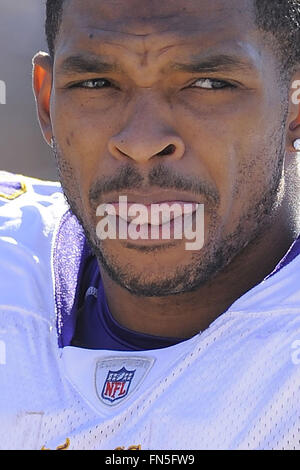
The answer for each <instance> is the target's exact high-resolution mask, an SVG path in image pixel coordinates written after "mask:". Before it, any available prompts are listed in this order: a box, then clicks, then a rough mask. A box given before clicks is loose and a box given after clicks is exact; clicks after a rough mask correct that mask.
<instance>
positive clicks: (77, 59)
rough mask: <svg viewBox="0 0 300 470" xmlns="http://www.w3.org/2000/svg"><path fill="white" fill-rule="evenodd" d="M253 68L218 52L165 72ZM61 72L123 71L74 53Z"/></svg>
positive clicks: (237, 58)
mask: <svg viewBox="0 0 300 470" xmlns="http://www.w3.org/2000/svg"><path fill="white" fill-rule="evenodd" d="M237 69H238V70H241V69H242V70H245V71H249V70H252V69H253V67H252V66H251V64H250V63H249V62H247V61H246V60H244V59H241V58H239V57H237V56H231V55H226V54H218V55H214V56H211V57H207V58H202V59H201V58H194V59H192V60H191V61H190V62H189V63H177V62H175V63H172V64H170V65H168V66H167V67H165V68H164V69H163V70H164V72H185V73H209V72H219V71H224V72H228V71H233V70H237ZM58 70H59V73H65V74H72V73H96V74H102V73H113V72H114V73H117V72H119V73H120V72H123V69H122V67H121V66H120V65H119V64H116V63H107V62H105V61H104V60H102V59H101V57H100V56H96V55H83V54H78V55H73V56H69V57H67V58H66V59H64V60H63V61H62V63H61V64H60V65H59V67H58Z"/></svg>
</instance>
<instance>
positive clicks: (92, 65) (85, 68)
mask: <svg viewBox="0 0 300 470" xmlns="http://www.w3.org/2000/svg"><path fill="white" fill-rule="evenodd" d="M58 70H59V72H60V73H66V74H71V73H97V74H101V73H111V72H120V71H122V69H121V67H120V66H119V65H118V64H115V63H107V62H105V61H103V60H101V58H100V57H99V56H89V55H82V54H79V55H73V56H69V57H67V58H66V59H65V60H63V61H62V63H61V64H60V65H59V67H58Z"/></svg>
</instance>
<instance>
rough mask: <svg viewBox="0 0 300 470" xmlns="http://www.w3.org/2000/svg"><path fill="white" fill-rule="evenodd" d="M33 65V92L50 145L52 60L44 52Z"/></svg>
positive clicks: (37, 55)
mask: <svg viewBox="0 0 300 470" xmlns="http://www.w3.org/2000/svg"><path fill="white" fill-rule="evenodd" d="M32 64H33V77H32V78H33V83H32V85H33V91H34V95H35V100H36V107H37V114H38V119H39V123H40V126H41V130H42V133H43V136H44V139H45V140H46V142H47V143H48V144H49V145H51V144H50V142H51V138H52V126H51V117H50V98H51V89H52V60H51V58H50V56H49V55H48V54H46V53H44V52H39V53H38V54H36V55H35V56H34V58H33V60H32Z"/></svg>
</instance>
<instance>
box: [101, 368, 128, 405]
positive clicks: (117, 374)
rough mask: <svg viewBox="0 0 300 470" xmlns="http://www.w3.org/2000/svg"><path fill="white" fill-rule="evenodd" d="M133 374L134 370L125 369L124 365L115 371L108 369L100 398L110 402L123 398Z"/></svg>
mask: <svg viewBox="0 0 300 470" xmlns="http://www.w3.org/2000/svg"><path fill="white" fill-rule="evenodd" d="M134 374H135V370H127V369H126V368H125V367H122V369H119V370H117V371H113V370H109V371H108V374H107V377H106V380H105V382H104V386H103V390H102V393H101V396H102V398H103V399H104V400H109V401H110V402H111V403H113V402H115V401H116V400H120V399H121V398H125V397H126V396H127V395H128V392H129V388H130V385H131V382H132V379H133V377H134Z"/></svg>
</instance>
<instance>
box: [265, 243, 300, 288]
mask: <svg viewBox="0 0 300 470" xmlns="http://www.w3.org/2000/svg"><path fill="white" fill-rule="evenodd" d="M299 254H300V237H298V238H297V240H296V241H295V242H294V243H293V244H292V246H291V247H290V249H289V250H288V252H287V253H286V255H285V256H284V257H283V258H282V260H280V261H279V263H278V264H277V266H276V267H275V269H274V270H273V271H272V272H271V273H270V274H269V276H267V278H266V279H268V278H269V277H271V276H274V274H276V273H278V272H279V271H280V270H281V269H282V268H284V267H285V266H287V265H288V264H289V263H290V262H291V261H293V259H295V258H296V256H298V255H299Z"/></svg>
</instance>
